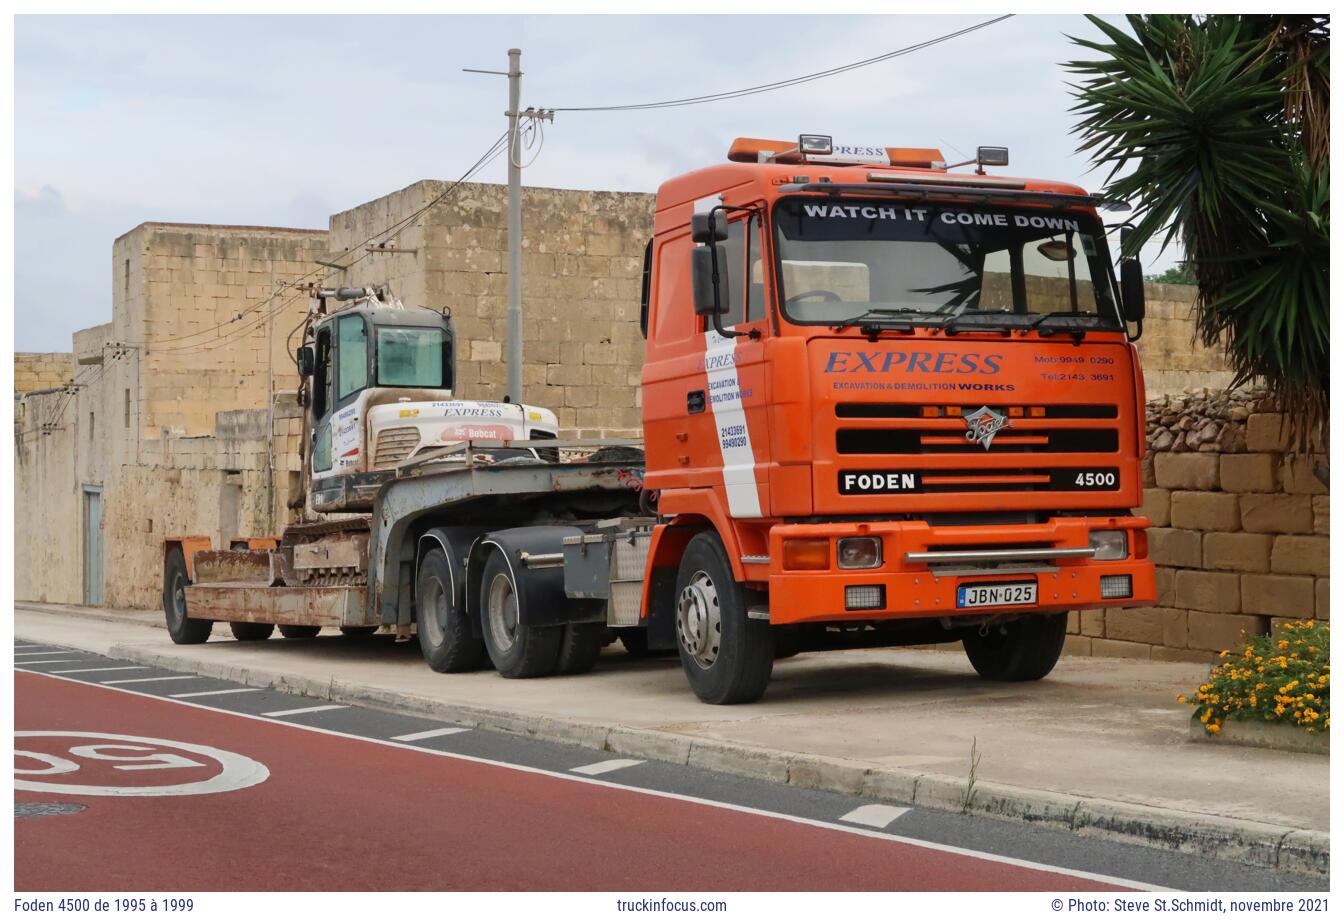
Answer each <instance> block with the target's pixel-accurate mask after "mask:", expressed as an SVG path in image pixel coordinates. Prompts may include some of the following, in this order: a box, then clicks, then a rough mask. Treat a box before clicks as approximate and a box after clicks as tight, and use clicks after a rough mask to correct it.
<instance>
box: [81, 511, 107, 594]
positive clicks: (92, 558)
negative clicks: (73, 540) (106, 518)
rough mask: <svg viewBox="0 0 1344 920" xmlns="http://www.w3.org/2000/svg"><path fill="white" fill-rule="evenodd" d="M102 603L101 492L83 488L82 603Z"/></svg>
mask: <svg viewBox="0 0 1344 920" xmlns="http://www.w3.org/2000/svg"><path fill="white" fill-rule="evenodd" d="M102 602H103V492H102V489H98V488H94V487H91V486H85V487H84V603H86V604H89V605H91V606H97V605H98V604H101V603H102Z"/></svg>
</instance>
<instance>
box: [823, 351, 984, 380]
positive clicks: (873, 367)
mask: <svg viewBox="0 0 1344 920" xmlns="http://www.w3.org/2000/svg"><path fill="white" fill-rule="evenodd" d="M1002 360H1003V355H1001V354H995V355H982V354H976V353H969V354H961V353H957V352H949V351H940V352H931V351H912V352H909V353H907V352H903V351H833V352H831V353H830V356H829V357H828V358H827V359H826V371H825V372H826V373H828V374H859V373H865V372H867V373H872V374H890V373H893V372H896V371H901V372H904V373H909V374H913V373H915V372H916V371H919V372H922V373H925V374H997V373H998V372H999V370H1000V366H999V362H1000V361H1002Z"/></svg>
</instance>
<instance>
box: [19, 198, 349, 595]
mask: <svg viewBox="0 0 1344 920" xmlns="http://www.w3.org/2000/svg"><path fill="white" fill-rule="evenodd" d="M326 252H327V233H326V231H325V230H293V229H280V228H267V227H221V226H210V225H195V224H160V223H147V224H141V225H140V226H139V227H136V228H135V229H133V230H131V231H130V232H128V233H126V234H124V235H123V236H121V237H119V238H118V239H117V240H116V241H115V242H114V243H113V245H112V279H111V280H112V318H111V322H108V323H105V324H103V325H100V326H94V327H92V328H89V329H83V330H80V331H79V332H76V333H75V334H74V337H73V353H74V362H75V363H74V370H73V375H72V376H70V377H68V378H67V381H68V385H67V386H66V387H64V388H62V389H57V390H51V389H46V390H45V391H43V390H39V391H37V392H35V393H31V394H28V395H26V396H23V397H22V398H20V399H19V400H17V402H16V407H15V435H16V436H15V508H16V513H17V514H19V515H25V514H27V515H31V517H29V518H28V520H27V521H26V531H25V533H26V538H25V539H23V540H16V541H15V566H16V573H17V575H16V596H17V597H18V598H20V599H30V600H45V601H50V602H60V603H81V602H83V603H103V604H108V605H111V606H153V605H154V603H155V598H156V597H157V595H158V591H159V581H160V579H161V574H160V573H161V568H162V564H163V556H162V548H161V543H160V541H161V539H162V537H163V536H164V535H165V534H169V533H197V534H209V535H211V536H213V537H215V538H216V539H217V540H218V539H227V538H229V537H232V536H235V535H238V534H250V533H266V532H270V531H272V530H274V529H275V528H277V527H279V526H281V525H283V523H284V515H285V506H286V502H287V500H288V496H289V490H290V488H291V487H292V486H293V487H297V483H296V479H295V477H291V475H290V474H291V472H294V471H296V470H297V458H296V457H294V456H293V452H292V451H291V450H290V447H291V446H292V445H293V444H294V443H296V442H297V438H296V435H297V433H298V428H297V413H296V412H294V411H293V408H292V405H293V397H292V394H293V391H294V389H295V387H296V384H297V376H296V374H295V370H294V365H293V363H292V360H291V358H290V357H289V348H288V346H287V345H286V342H285V337H286V335H287V333H288V332H289V331H290V330H291V329H292V328H293V327H294V325H295V324H296V323H297V322H298V321H299V319H300V318H301V317H302V315H303V311H304V310H306V308H307V300H306V297H302V296H295V295H294V294H293V293H291V294H290V295H289V296H287V297H278V298H277V297H272V294H273V292H274V291H275V290H276V289H277V286H279V285H283V284H285V283H286V282H288V281H292V280H295V279H297V278H300V277H301V276H304V275H306V274H308V273H310V272H312V270H313V269H314V267H315V263H314V260H315V259H321V258H323V257H325V255H326ZM268 394H271V396H270V397H268ZM286 394H289V395H288V399H286ZM287 405H288V406H289V407H290V408H288V409H287V408H286V406H287ZM224 410H243V411H242V412H241V414H240V413H239V412H237V411H235V412H225V411H224ZM292 480H295V481H292Z"/></svg>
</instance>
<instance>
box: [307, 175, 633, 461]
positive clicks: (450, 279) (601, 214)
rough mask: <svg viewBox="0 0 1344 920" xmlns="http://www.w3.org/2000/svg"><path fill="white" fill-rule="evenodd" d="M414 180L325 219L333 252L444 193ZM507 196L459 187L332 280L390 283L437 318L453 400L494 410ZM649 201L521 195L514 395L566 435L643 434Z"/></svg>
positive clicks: (499, 381) (499, 375)
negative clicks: (453, 335)
mask: <svg viewBox="0 0 1344 920" xmlns="http://www.w3.org/2000/svg"><path fill="white" fill-rule="evenodd" d="M446 189H447V183H444V182H434V181H423V182H417V183H415V184H414V185H411V186H408V187H406V188H404V189H402V190H401V191H398V192H393V193H392V194H391V195H388V196H386V197H383V198H379V199H377V200H376V201H371V202H368V203H366V204H362V205H360V206H359V207H356V208H352V209H351V210H349V211H343V212H341V213H340V214H336V215H334V216H333V217H332V218H331V247H332V249H333V251H336V252H340V251H344V250H346V249H349V248H351V247H354V246H357V245H359V244H360V242H361V241H362V240H366V239H368V238H369V237H370V236H373V235H374V234H375V233H377V232H378V231H379V230H381V229H383V228H384V227H389V226H394V225H396V224H398V223H399V222H401V221H403V220H405V219H407V218H408V217H410V216H411V215H413V214H415V213H416V212H418V211H420V210H421V209H423V208H424V207H425V206H426V205H427V204H428V203H429V202H431V201H433V200H435V199H437V198H438V197H439V196H441V195H444V194H445V190H446ZM505 197H506V190H505V188H504V186H500V185H485V184H464V185H460V186H458V187H457V188H456V189H455V190H453V191H452V192H450V193H448V197H447V199H446V200H445V201H444V202H443V203H442V204H441V205H438V206H436V207H433V208H431V209H430V210H429V211H427V212H426V213H425V214H424V215H423V216H422V217H420V218H419V219H417V220H416V221H415V222H414V223H412V224H410V225H409V226H408V227H407V229H405V230H403V231H400V232H398V233H397V234H396V237H395V240H394V241H392V242H390V243H389V245H388V246H386V247H384V248H376V247H375V248H372V249H370V248H365V249H364V250H363V251H362V252H356V253H353V254H352V256H351V259H352V260H355V259H356V257H359V258H358V259H357V260H355V261H352V262H351V268H350V269H349V270H348V271H346V272H343V273H340V274H338V275H336V276H334V277H333V280H332V283H333V284H334V283H338V282H339V283H340V284H344V285H350V286H355V287H359V286H364V285H374V284H381V283H383V282H388V283H390V284H391V285H392V288H393V290H394V291H395V292H396V294H397V296H399V297H400V298H401V299H402V302H403V303H406V304H408V305H409V304H418V305H421V306H428V307H434V308H436V309H437V308H441V307H448V308H449V309H450V310H451V311H452V314H453V322H454V327H455V329H456V332H457V337H458V342H459V345H458V349H457V361H458V367H457V381H458V392H459V394H460V395H461V396H463V397H465V398H468V399H500V398H502V397H503V395H504V384H505V377H506V373H507V369H506V368H505V366H504V363H503V357H504V352H503V346H504V340H505V336H506V329H505V318H504V314H505V308H506V305H507V290H508V276H507V274H506V271H505V269H506V267H507V261H508V252H507V229H506V227H505V223H504V220H505V211H506V208H505ZM652 229H653V196H652V195H646V194H637V193H624V192H581V191H570V190H565V189H550V188H528V189H524V190H523V391H524V397H525V399H526V400H527V402H529V403H531V404H533V405H540V406H545V407H547V408H549V409H552V410H554V411H555V413H556V415H557V417H558V419H559V422H560V427H561V428H562V429H564V431H562V436H563V435H571V436H576V437H577V436H583V437H598V436H604V435H606V436H613V437H631V436H636V435H638V431H639V427H640V424H641V422H640V408H639V405H640V404H639V372H640V368H641V366H642V365H643V359H644V340H643V338H642V337H641V336H640V332H639V295H640V279H641V275H642V272H643V267H644V246H645V244H646V243H647V242H648V240H649V236H650V234H651V233H652Z"/></svg>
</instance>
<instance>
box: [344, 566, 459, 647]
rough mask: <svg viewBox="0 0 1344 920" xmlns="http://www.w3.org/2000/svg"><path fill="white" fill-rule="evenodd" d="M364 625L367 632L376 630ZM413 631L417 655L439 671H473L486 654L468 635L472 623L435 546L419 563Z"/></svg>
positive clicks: (449, 572)
mask: <svg viewBox="0 0 1344 920" xmlns="http://www.w3.org/2000/svg"><path fill="white" fill-rule="evenodd" d="M347 628H348V629H359V628H361V627H346V628H343V629H342V630H341V632H345V629H347ZM366 628H368V630H369V632H373V631H374V630H376V629H377V627H366ZM415 633H416V636H418V637H419V639H420V654H422V655H424V656H425V661H426V663H428V664H429V666H430V667H431V668H433V669H434V670H435V671H438V672H439V673H441V674H443V673H454V672H459V671H472V670H475V669H476V668H478V667H480V665H481V659H482V658H483V657H485V644H484V643H483V642H481V640H480V637H478V636H473V635H472V634H471V623H470V622H469V621H468V620H467V617H466V614H465V613H463V612H462V611H461V610H459V609H458V604H457V597H456V594H455V592H454V591H453V577H452V571H451V570H450V569H449V568H448V557H447V556H445V555H444V553H443V550H442V549H441V548H440V547H437V546H436V547H434V548H433V549H431V550H430V551H429V552H428V553H426V554H425V558H424V559H423V560H421V562H420V574H419V576H418V577H417V579H416V583H415ZM352 634H353V633H346V635H352Z"/></svg>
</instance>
